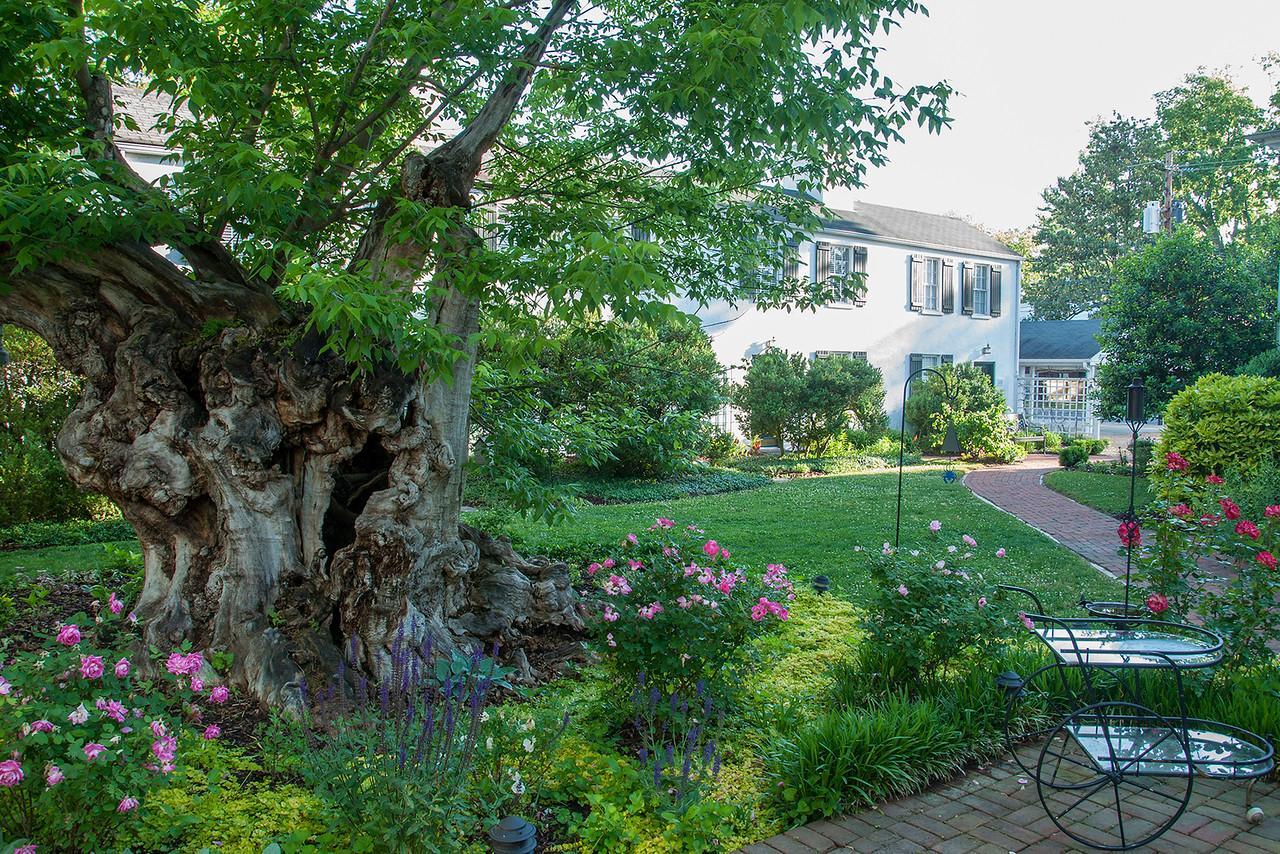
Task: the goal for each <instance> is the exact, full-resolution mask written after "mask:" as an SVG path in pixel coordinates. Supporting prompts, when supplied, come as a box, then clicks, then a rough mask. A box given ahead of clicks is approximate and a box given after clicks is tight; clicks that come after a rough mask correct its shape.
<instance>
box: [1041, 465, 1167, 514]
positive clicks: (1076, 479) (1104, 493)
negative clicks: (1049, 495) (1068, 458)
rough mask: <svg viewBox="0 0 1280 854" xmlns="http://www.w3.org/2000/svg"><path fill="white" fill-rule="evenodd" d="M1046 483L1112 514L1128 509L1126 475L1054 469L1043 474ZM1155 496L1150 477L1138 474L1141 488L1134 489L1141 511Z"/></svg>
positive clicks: (1081, 501)
mask: <svg viewBox="0 0 1280 854" xmlns="http://www.w3.org/2000/svg"><path fill="white" fill-rule="evenodd" d="M1044 485H1045V486H1047V487H1049V488H1050V489H1052V490H1054V491H1056V492H1061V493H1062V494H1063V495H1065V496H1067V497H1068V498H1071V499H1073V500H1075V501H1079V502H1080V503H1081V504H1086V505H1088V506H1089V507H1093V508H1095V509H1097V510H1101V511H1102V512H1103V513H1106V514H1108V515H1110V516H1119V515H1121V514H1122V513H1124V512H1125V511H1126V510H1128V509H1129V478H1128V477H1125V476H1123V475H1115V474H1103V473H1101V472H1092V471H1067V470H1063V471H1052V472H1049V473H1048V474H1047V475H1045V476H1044ZM1154 498H1155V496H1154V495H1152V493H1151V487H1150V486H1149V481H1148V479H1147V478H1145V477H1139V478H1138V487H1137V490H1136V491H1135V492H1134V499H1133V500H1134V506H1135V507H1137V508H1138V509H1139V510H1141V509H1142V508H1143V507H1145V506H1146V505H1148V504H1150V503H1151V501H1152V499H1154Z"/></svg>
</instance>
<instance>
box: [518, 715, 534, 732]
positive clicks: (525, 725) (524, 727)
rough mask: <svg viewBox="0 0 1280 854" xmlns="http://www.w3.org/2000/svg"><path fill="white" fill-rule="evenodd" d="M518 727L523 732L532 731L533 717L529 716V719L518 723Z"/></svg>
mask: <svg viewBox="0 0 1280 854" xmlns="http://www.w3.org/2000/svg"><path fill="white" fill-rule="evenodd" d="M520 729H522V730H524V731H525V732H533V718H529V720H527V721H525V722H524V723H522V724H520Z"/></svg>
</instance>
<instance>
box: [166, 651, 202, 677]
mask: <svg viewBox="0 0 1280 854" xmlns="http://www.w3.org/2000/svg"><path fill="white" fill-rule="evenodd" d="M164 666H165V669H166V670H168V671H169V672H170V673H172V674H174V675H175V676H194V675H195V674H197V673H199V672H200V668H201V667H203V666H204V656H202V655H201V654H200V653H198V652H193V653H190V654H188V655H183V654H182V653H180V652H171V653H169V657H168V658H167V659H165V663H164Z"/></svg>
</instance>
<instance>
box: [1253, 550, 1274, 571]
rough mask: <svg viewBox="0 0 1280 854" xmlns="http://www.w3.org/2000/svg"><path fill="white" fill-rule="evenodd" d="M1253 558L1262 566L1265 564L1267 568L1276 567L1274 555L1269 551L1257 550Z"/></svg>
mask: <svg viewBox="0 0 1280 854" xmlns="http://www.w3.org/2000/svg"><path fill="white" fill-rule="evenodd" d="M1254 560H1256V561H1257V562H1258V563H1260V564H1261V565H1262V566H1265V567H1266V568H1267V569H1275V568H1276V556H1275V555H1273V554H1272V553H1271V552H1258V554H1257V555H1256V556H1255V557H1254Z"/></svg>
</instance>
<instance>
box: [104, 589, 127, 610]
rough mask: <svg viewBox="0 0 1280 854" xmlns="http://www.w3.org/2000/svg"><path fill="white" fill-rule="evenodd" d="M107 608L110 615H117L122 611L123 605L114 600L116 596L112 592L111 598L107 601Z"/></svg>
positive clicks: (116, 599)
mask: <svg viewBox="0 0 1280 854" xmlns="http://www.w3.org/2000/svg"><path fill="white" fill-rule="evenodd" d="M107 608H109V609H110V610H111V613H113V614H119V613H120V612H121V611H123V610H124V603H123V602H121V601H120V600H119V599H118V598H116V594H115V593H114V592H112V594H111V596H110V597H109V598H108V599H107Z"/></svg>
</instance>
